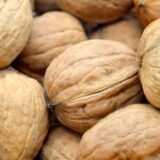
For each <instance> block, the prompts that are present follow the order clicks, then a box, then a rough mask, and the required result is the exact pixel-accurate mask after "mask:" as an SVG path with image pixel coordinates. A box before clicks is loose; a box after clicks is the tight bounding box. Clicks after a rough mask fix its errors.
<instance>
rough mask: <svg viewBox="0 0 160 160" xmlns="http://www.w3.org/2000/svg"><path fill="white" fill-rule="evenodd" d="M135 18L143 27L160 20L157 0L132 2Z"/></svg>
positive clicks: (159, 3) (159, 4) (135, 0)
mask: <svg viewBox="0 0 160 160" xmlns="http://www.w3.org/2000/svg"><path fill="white" fill-rule="evenodd" d="M134 3H135V8H136V12H137V16H138V18H139V20H140V22H141V24H142V26H143V27H146V26H147V25H148V24H149V23H151V22H152V21H154V20H156V19H158V18H160V12H159V10H160V1H159V0H134Z"/></svg>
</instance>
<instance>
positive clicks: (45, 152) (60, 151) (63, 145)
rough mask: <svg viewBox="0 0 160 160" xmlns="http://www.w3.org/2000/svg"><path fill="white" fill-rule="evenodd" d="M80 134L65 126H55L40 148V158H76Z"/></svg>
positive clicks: (45, 159)
mask: <svg viewBox="0 0 160 160" xmlns="http://www.w3.org/2000/svg"><path fill="white" fill-rule="evenodd" d="M79 144H80V136H79V135H78V134H76V133H74V132H72V131H70V130H69V129H67V128H64V127H56V128H53V129H52V131H51V132H50V133H49V137H48V138H47V140H46V143H45V144H44V146H43V148H42V153H41V160H76V157H77V153H78V151H79Z"/></svg>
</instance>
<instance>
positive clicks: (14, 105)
mask: <svg viewBox="0 0 160 160" xmlns="http://www.w3.org/2000/svg"><path fill="white" fill-rule="evenodd" d="M0 84H1V85H0V102H1V103H0V106H1V107H0V113H1V114H0V159H1V160H33V158H34V157H35V155H36V154H37V152H38V151H39V150H40V148H41V146H42V143H43V141H44V138H45V137H46V134H47V131H48V114H47V108H46V103H45V99H44V92H43V89H42V87H41V86H40V84H39V83H38V82H37V81H36V80H34V79H31V78H28V77H27V76H25V75H22V74H19V73H17V72H15V71H13V70H9V69H6V70H1V71H0Z"/></svg>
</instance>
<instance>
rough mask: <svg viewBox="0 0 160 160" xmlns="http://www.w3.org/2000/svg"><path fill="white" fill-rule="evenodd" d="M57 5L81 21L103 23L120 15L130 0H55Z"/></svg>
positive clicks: (129, 3) (126, 8) (128, 6)
mask: <svg viewBox="0 0 160 160" xmlns="http://www.w3.org/2000/svg"><path fill="white" fill-rule="evenodd" d="M57 4H58V6H59V7H60V8H61V9H62V10H64V11H66V12H69V13H71V14H73V15H75V16H77V17H79V18H80V19H82V20H83V21H86V22H93V23H105V22H111V21H114V20H116V19H118V18H120V17H122V16H123V15H124V14H125V13H126V12H127V11H128V10H129V9H130V7H131V5H132V1H131V0H118V1H117V0H105V1H104V0H99V1H97V0H78V1H76V0H57Z"/></svg>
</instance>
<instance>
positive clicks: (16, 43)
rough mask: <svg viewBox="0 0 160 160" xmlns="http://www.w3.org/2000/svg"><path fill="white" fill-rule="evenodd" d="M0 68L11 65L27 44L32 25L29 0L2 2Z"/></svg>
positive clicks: (0, 14)
mask: <svg viewBox="0 0 160 160" xmlns="http://www.w3.org/2000/svg"><path fill="white" fill-rule="evenodd" d="M0 10H1V13H0V17H1V18H0V68H5V67H7V66H9V65H10V64H11V63H12V62H13V60H14V59H15V58H16V57H17V56H18V55H19V53H20V52H21V51H22V49H23V48H24V46H25V45H26V43H27V41H28V38H29V34H30V31H31V26H32V11H31V5H30V2H29V1H28V0H19V1H17V0H7V1H2V2H0Z"/></svg>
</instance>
